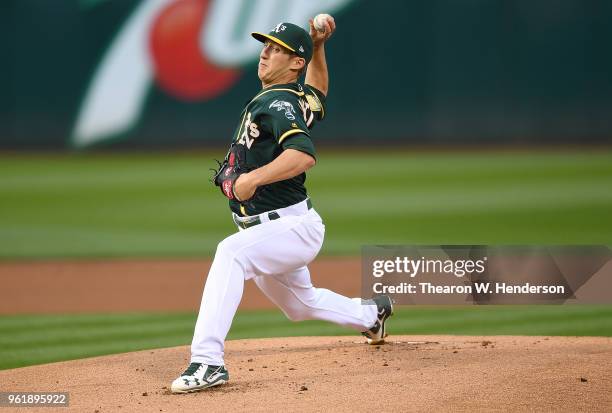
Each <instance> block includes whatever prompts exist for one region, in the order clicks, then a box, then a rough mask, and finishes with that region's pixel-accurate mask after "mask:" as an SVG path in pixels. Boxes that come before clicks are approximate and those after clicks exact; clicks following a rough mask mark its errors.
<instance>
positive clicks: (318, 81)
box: [306, 44, 329, 96]
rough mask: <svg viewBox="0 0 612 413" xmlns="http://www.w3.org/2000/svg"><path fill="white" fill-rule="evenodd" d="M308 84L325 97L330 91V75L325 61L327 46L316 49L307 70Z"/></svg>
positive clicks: (323, 45)
mask: <svg viewBox="0 0 612 413" xmlns="http://www.w3.org/2000/svg"><path fill="white" fill-rule="evenodd" d="M306 84H308V85H311V86H314V87H316V88H317V89H319V90H320V91H321V92H323V94H324V95H325V96H327V91H328V90H329V74H328V72H327V62H326V60H325V44H321V45H320V46H319V47H315V49H314V51H313V54H312V59H311V60H310V64H309V65H308V68H307V69H306Z"/></svg>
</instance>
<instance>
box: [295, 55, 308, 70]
mask: <svg viewBox="0 0 612 413" xmlns="http://www.w3.org/2000/svg"><path fill="white" fill-rule="evenodd" d="M292 66H293V67H292V68H293V69H295V70H297V71H298V72H299V71H301V70H302V69H303V68H304V67H306V60H305V59H304V58H303V57H298V56H295V57H294V58H293V64H292Z"/></svg>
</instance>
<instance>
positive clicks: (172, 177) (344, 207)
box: [0, 150, 612, 259]
mask: <svg viewBox="0 0 612 413" xmlns="http://www.w3.org/2000/svg"><path fill="white" fill-rule="evenodd" d="M222 155H223V154H222V153H221V152H214V153H212V152H211V153H195V154H171V155H162V154H106V155H103V154H81V155H78V154H72V155H43V154H40V155H14V154H12V155H7V154H3V155H1V156H0V258H5V259H8V258H48V257H57V258H61V257H112V256H116V257H134V256H142V257H146V256H156V257H160V256H172V257H178V256H207V255H210V254H211V253H212V252H213V251H214V248H215V246H216V244H217V243H218V242H219V241H220V240H221V239H223V238H224V237H225V236H227V235H228V234H230V233H232V232H233V231H234V227H233V225H232V223H231V219H230V217H229V214H228V211H227V207H226V202H225V201H224V199H223V198H222V196H221V194H220V192H219V191H218V189H217V188H215V187H213V186H212V185H211V184H210V183H208V178H209V173H208V171H207V168H209V167H210V166H212V164H213V162H212V161H211V159H212V158H213V157H217V158H218V157H221V156H222ZM307 184H308V187H309V190H310V193H311V195H312V198H313V201H314V204H315V207H316V208H317V210H318V211H319V213H320V214H321V215H322V216H323V219H324V220H325V223H326V227H327V231H326V242H325V245H324V247H323V251H322V252H323V253H324V254H332V255H334V254H344V255H357V254H359V252H360V247H361V246H362V245H364V244H397V243H399V244H420V245H424V244H610V243H612V214H610V211H612V191H610V188H612V152H611V151H609V150H602V151H599V152H595V151H591V152H584V151H583V152H579V151H576V152H555V153H544V152H532V153H530V152H503V151H497V152H491V151H489V152H487V151H484V152H474V153H466V152H458V153H449V152H443V153H410V152H407V151H395V152H389V151H387V152H380V151H378V152H370V153H366V152H356V153H350V154H346V155H339V154H338V153H336V152H330V151H326V150H321V153H320V154H319V163H318V165H317V166H316V167H315V168H314V169H313V170H312V172H311V173H309V177H308V182H307Z"/></svg>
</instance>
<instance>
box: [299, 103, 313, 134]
mask: <svg viewBox="0 0 612 413" xmlns="http://www.w3.org/2000/svg"><path fill="white" fill-rule="evenodd" d="M300 109H301V110H302V115H303V116H304V122H306V126H308V127H310V125H311V124H312V121H313V120H314V114H313V113H312V111H311V110H310V106H309V105H308V102H306V101H305V100H302V99H300Z"/></svg>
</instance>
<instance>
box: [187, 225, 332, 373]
mask: <svg viewBox="0 0 612 413" xmlns="http://www.w3.org/2000/svg"><path fill="white" fill-rule="evenodd" d="M321 241H322V230H319V229H318V228H317V226H316V225H313V224H312V222H310V219H309V217H308V216H306V215H304V216H291V217H283V218H281V219H278V220H275V221H271V222H267V223H265V224H261V225H257V226H254V227H252V228H249V229H247V230H245V231H241V232H238V233H235V234H233V235H231V236H229V237H228V238H226V239H225V240H223V241H222V242H221V243H219V246H218V247H217V251H216V253H215V258H214V260H213V264H212V266H211V268H210V272H209V274H208V278H207V280H206V286H205V287H204V294H203V297H202V304H201V306H200V312H199V315H198V320H197V322H196V327H195V332H194V336H193V341H192V344H191V361H192V362H195V363H205V364H209V365H222V364H223V347H224V341H225V337H226V336H227V333H228V331H229V328H230V326H231V323H232V320H233V318H234V315H235V313H236V310H237V308H238V304H239V303H240V300H241V298H242V292H243V290H244V281H245V280H246V279H249V278H252V277H254V276H255V275H256V274H267V275H269V274H276V273H283V272H286V271H289V270H291V269H294V268H299V267H302V266H303V265H305V263H307V262H310V261H311V260H312V259H313V258H314V257H315V256H316V254H317V253H318V251H319V249H320V247H321Z"/></svg>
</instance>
